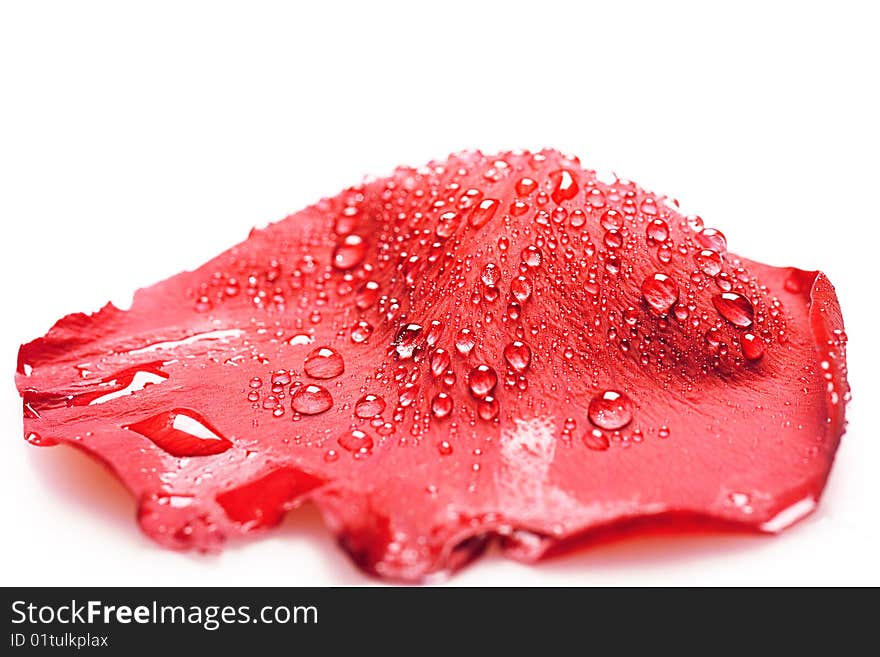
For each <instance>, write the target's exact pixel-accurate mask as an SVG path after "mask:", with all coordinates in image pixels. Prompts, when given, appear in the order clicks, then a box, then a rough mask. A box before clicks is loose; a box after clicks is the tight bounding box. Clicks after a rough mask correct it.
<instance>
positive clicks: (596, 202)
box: [587, 188, 605, 208]
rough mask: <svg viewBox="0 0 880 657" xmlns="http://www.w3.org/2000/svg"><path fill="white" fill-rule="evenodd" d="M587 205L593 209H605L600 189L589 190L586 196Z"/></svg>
mask: <svg viewBox="0 0 880 657" xmlns="http://www.w3.org/2000/svg"><path fill="white" fill-rule="evenodd" d="M587 203H588V204H589V205H590V206H592V207H594V208H604V207H605V195H604V194H602V190H600V189H595V188H594V189H591V190H590V191H589V193H588V194H587Z"/></svg>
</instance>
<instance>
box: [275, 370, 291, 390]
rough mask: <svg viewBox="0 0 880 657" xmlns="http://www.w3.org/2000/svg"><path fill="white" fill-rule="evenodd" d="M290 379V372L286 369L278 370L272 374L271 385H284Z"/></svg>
mask: <svg viewBox="0 0 880 657" xmlns="http://www.w3.org/2000/svg"><path fill="white" fill-rule="evenodd" d="M291 381H292V379H291V377H290V372H288V371H287V370H278V371H277V372H275V373H273V374H272V387H273V388H276V387H281V386H286V385H287V384H289V383H290V382H291Z"/></svg>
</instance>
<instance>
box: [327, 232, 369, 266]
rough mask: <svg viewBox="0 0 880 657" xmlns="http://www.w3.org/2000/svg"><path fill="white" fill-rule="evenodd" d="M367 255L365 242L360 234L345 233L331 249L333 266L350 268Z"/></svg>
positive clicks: (359, 262)
mask: <svg viewBox="0 0 880 657" xmlns="http://www.w3.org/2000/svg"><path fill="white" fill-rule="evenodd" d="M366 255H367V243H366V242H365V241H364V238H363V237H361V236H360V235H346V236H345V237H344V238H342V241H341V242H339V243H338V244H337V245H336V248H335V249H334V250H333V266H334V267H336V268H337V269H351V268H353V267H357V266H358V265H359V264H361V262H363V259H364V257H365V256H366Z"/></svg>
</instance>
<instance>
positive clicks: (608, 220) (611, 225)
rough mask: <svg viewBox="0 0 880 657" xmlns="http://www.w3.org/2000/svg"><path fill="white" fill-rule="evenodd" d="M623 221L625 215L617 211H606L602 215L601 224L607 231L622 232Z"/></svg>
mask: <svg viewBox="0 0 880 657" xmlns="http://www.w3.org/2000/svg"><path fill="white" fill-rule="evenodd" d="M623 221H624V220H623V215H622V214H620V213H619V212H618V211H617V210H606V211H605V212H604V213H603V214H602V218H601V219H600V220H599V223H601V224H602V228H604V229H605V230H620V229H621V228H623Z"/></svg>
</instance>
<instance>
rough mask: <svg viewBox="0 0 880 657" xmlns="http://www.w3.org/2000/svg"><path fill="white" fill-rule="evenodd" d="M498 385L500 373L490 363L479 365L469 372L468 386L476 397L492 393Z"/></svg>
mask: <svg viewBox="0 0 880 657" xmlns="http://www.w3.org/2000/svg"><path fill="white" fill-rule="evenodd" d="M496 385H498V374H496V373H495V370H494V369H492V368H491V367H490V366H489V365H485V364H483V365H477V366H476V367H475V368H473V369H472V370H471V371H470V372H469V373H468V388H469V389H470V391H471V394H472V395H474V397H477V398H482V397H486V396H488V395H490V394H491V393H492V391H493V390H495V386H496Z"/></svg>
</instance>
